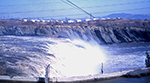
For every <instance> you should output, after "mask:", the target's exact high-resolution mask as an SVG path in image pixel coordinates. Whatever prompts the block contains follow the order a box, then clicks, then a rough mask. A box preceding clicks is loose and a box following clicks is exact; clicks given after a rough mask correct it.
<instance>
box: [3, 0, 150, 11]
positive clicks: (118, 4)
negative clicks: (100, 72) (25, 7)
mask: <svg viewBox="0 0 150 83" xmlns="http://www.w3.org/2000/svg"><path fill="white" fill-rule="evenodd" d="M62 1H63V2H64V3H66V4H68V5H70V6H72V5H71V4H69V3H67V2H65V1H64V0H62ZM146 2H150V1H145V2H133V3H121V4H111V5H103V6H91V7H82V8H97V7H108V6H110V7H112V6H118V5H128V4H138V3H146ZM47 4H48V3H47ZM72 7H74V6H72ZM74 8H76V7H74ZM72 9H73V8H68V9H51V10H38V11H19V12H1V13H0V14H16V13H32V12H46V11H63V10H72ZM76 9H78V8H76ZM78 10H79V11H81V10H80V9H78Z"/></svg>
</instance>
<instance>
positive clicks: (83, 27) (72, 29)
mask: <svg viewBox="0 0 150 83" xmlns="http://www.w3.org/2000/svg"><path fill="white" fill-rule="evenodd" d="M29 23H30V22H29ZM29 23H28V24H23V23H22V24H20V25H19V23H18V24H15V23H13V24H15V25H12V24H10V23H9V24H6V23H2V22H1V24H0V36H3V35H16V36H49V37H54V38H70V39H77V38H80V39H82V40H85V41H90V40H96V41H97V42H98V43H99V44H112V43H123V42H141V41H144V42H149V41H150V22H149V21H137V20H131V21H130V20H101V21H100V20H98V21H93V22H86V23H85V22H82V23H80V24H79V23H74V24H73V23H72V24H69V23H68V24H67V23H66V24H59V23H57V24H48V23H47V24H43V25H42V24H41V25H36V24H35V23H33V22H31V23H30V24H29Z"/></svg>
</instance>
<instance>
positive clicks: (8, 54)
mask: <svg viewBox="0 0 150 83" xmlns="http://www.w3.org/2000/svg"><path fill="white" fill-rule="evenodd" d="M149 49H150V43H149V42H147V43H128V44H126V43H124V44H112V45H99V44H97V43H96V42H95V41H90V42H84V41H82V40H70V39H61V38H59V39H54V38H49V37H29V36H28V37H26V36H1V37H0V66H1V67H0V68H1V69H2V70H3V72H2V73H1V74H5V75H10V76H16V75H23V76H35V77H37V76H40V77H41V76H44V75H45V68H46V66H47V65H48V64H51V67H50V76H51V77H62V76H81V75H89V74H100V73H101V72H100V69H101V63H103V70H104V73H110V72H119V71H123V70H130V69H138V68H142V67H145V62H144V61H145V50H149Z"/></svg>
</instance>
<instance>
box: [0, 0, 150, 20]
mask: <svg viewBox="0 0 150 83" xmlns="http://www.w3.org/2000/svg"><path fill="white" fill-rule="evenodd" d="M69 1H71V2H73V3H74V4H76V5H78V6H79V7H81V8H82V9H83V10H85V11H87V12H88V13H90V14H92V15H93V16H94V17H102V16H107V15H109V14H113V13H129V14H150V5H149V4H150V0H69ZM10 18H33V19H65V18H70V19H78V18H90V16H89V15H88V14H86V13H84V12H83V11H81V10H79V9H77V8H76V7H74V6H72V5H71V4H69V3H67V0H0V19H10Z"/></svg>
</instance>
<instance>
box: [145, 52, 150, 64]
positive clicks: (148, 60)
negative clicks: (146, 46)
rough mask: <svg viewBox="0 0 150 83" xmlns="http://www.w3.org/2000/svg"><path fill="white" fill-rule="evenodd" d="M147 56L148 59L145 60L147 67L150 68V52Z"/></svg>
mask: <svg viewBox="0 0 150 83" xmlns="http://www.w3.org/2000/svg"><path fill="white" fill-rule="evenodd" d="M145 54H146V59H145V64H146V67H150V55H149V54H148V50H146V52H145Z"/></svg>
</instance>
